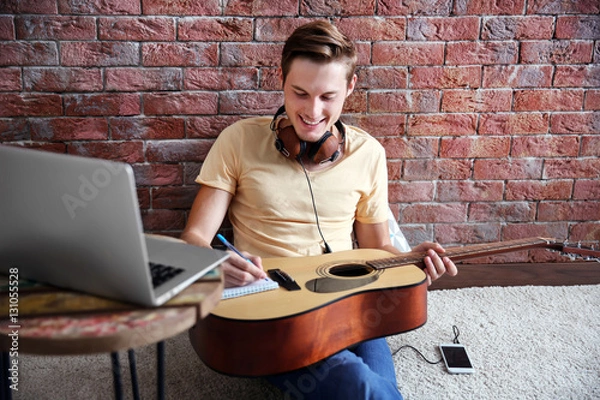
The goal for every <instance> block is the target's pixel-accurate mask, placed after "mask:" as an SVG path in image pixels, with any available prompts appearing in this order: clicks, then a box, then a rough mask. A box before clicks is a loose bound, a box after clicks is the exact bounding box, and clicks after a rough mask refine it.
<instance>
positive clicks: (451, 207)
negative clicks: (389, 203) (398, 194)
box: [400, 203, 468, 224]
mask: <svg viewBox="0 0 600 400" xmlns="http://www.w3.org/2000/svg"><path fill="white" fill-rule="evenodd" d="M467 207H468V206H467V204H457V203H445V204H409V205H407V206H406V207H405V208H404V209H403V210H402V220H401V221H400V222H401V223H403V224H405V223H409V224H414V223H444V222H446V223H455V222H465V221H466V220H467V210H468V208H467Z"/></svg>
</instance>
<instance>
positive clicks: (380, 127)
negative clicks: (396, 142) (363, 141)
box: [342, 113, 406, 137]
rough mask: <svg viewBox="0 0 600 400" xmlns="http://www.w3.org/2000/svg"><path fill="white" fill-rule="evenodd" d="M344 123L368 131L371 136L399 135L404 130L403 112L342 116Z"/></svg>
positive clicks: (403, 132)
mask: <svg viewBox="0 0 600 400" xmlns="http://www.w3.org/2000/svg"><path fill="white" fill-rule="evenodd" d="M342 121H344V122H345V123H346V124H349V125H354V126H357V127H359V128H361V129H364V130H365V131H367V132H369V134H371V136H375V137H383V136H401V135H404V134H405V131H406V116H405V115H404V114H398V113H394V114H363V115H348V116H343V117H342Z"/></svg>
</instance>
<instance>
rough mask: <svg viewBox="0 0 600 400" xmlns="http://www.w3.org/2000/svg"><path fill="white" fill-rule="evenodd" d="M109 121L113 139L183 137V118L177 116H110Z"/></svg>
mask: <svg viewBox="0 0 600 400" xmlns="http://www.w3.org/2000/svg"><path fill="white" fill-rule="evenodd" d="M109 123H110V131H111V138H112V139H115V140H132V139H144V140H147V139H182V138H184V137H185V120H184V119H183V118H179V117H163V118H147V117H146V118H111V119H110V120H109Z"/></svg>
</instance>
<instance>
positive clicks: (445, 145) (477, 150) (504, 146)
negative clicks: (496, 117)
mask: <svg viewBox="0 0 600 400" xmlns="http://www.w3.org/2000/svg"><path fill="white" fill-rule="evenodd" d="M509 152H510V138H509V137H499V136H467V137H444V138H442V142H441V145H440V156H441V157H447V158H498V157H506V156H508V155H509Z"/></svg>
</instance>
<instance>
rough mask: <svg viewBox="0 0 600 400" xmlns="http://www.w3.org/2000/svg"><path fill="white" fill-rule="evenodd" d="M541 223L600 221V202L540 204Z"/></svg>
mask: <svg viewBox="0 0 600 400" xmlns="http://www.w3.org/2000/svg"><path fill="white" fill-rule="evenodd" d="M538 220H539V221H600V202H597V201H596V202H592V201H574V202H564V201H556V202H545V201H542V202H540V205H539V211H538Z"/></svg>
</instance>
